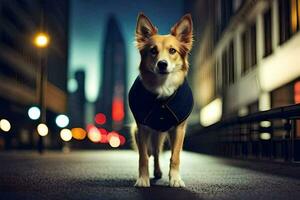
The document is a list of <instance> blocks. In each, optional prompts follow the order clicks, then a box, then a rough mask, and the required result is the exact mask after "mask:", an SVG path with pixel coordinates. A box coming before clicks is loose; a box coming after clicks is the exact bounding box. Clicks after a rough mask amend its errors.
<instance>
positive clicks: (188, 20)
mask: <svg viewBox="0 0 300 200" xmlns="http://www.w3.org/2000/svg"><path fill="white" fill-rule="evenodd" d="M171 34H172V35H174V36H175V37H176V38H177V39H178V40H179V41H180V42H182V43H183V44H184V46H185V47H186V50H187V51H190V50H191V48H192V44H193V22H192V16H191V14H186V15H184V16H183V17H182V18H181V19H180V20H179V21H178V22H177V23H176V24H175V25H174V26H173V27H172V28H171Z"/></svg>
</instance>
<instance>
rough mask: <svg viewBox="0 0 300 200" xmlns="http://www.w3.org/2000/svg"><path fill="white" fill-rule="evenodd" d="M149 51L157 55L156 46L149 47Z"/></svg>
mask: <svg viewBox="0 0 300 200" xmlns="http://www.w3.org/2000/svg"><path fill="white" fill-rule="evenodd" d="M150 53H151V54H152V55H154V56H155V55H157V53H158V51H157V48H156V47H152V48H151V49H150Z"/></svg>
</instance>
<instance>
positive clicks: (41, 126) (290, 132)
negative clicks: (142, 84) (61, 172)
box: [0, 0, 300, 160]
mask: <svg viewBox="0 0 300 200" xmlns="http://www.w3.org/2000/svg"><path fill="white" fill-rule="evenodd" d="M139 12H144V13H145V14H146V15H147V16H148V17H149V18H150V19H151V21H152V22H153V23H154V24H155V25H156V26H157V27H158V29H159V33H161V34H168V32H169V30H170V28H171V27H172V25H173V24H174V23H176V21H177V20H178V19H179V18H180V17H181V16H182V15H184V14H185V13H191V14H192V17H193V21H194V36H195V42H194V47H193V50H192V52H191V56H190V64H191V66H190V72H189V75H188V80H189V82H190V85H191V86H192V89H193V93H194V99H195V102H196V103H195V107H194V110H193V112H192V115H191V116H190V118H189V128H188V132H187V144H186V147H187V148H189V149H190V150H197V151H198V150H199V151H204V152H210V153H212V152H213V151H214V152H216V151H218V152H222V153H224V154H228V155H232V154H234V155H237V156H247V157H251V156H252V157H259V158H264V157H268V158H269V157H272V158H274V159H278V160H290V159H291V158H292V159H299V160H300V158H299V157H300V140H299V139H300V123H299V121H297V120H296V119H295V118H293V120H291V118H290V117H294V116H288V117H283V115H280V114H279V115H278V116H277V117H271V118H270V119H267V118H261V120H257V119H256V120H255V121H254V122H253V123H252V122H251V123H249V121H248V122H247V123H244V124H243V123H235V124H233V126H234V128H230V130H229V129H228V127H226V128H224V129H222V131H223V132H222V133H224V134H223V135H222V136H220V135H216V134H214V130H215V132H219V131H218V130H217V129H213V128H214V127H216V126H214V125H217V124H222V122H224V121H226V120H229V119H235V118H237V119H245V117H246V116H251V114H255V113H261V112H260V111H268V110H272V109H276V108H278V107H282V106H291V105H295V104H298V103H300V56H299V55H300V33H299V30H300V0H188V1H184V0H174V1H167V0H152V1H147V0H131V1H122V0H110V1H105V0H0V120H1V121H0V150H5V149H6V150H9V149H38V150H39V151H43V150H45V149H63V150H65V151H69V150H70V149H111V148H129V147H130V137H129V128H130V123H132V122H133V118H132V115H131V113H130V111H129V109H128V103H127V93H128V90H129V88H130V86H131V84H132V83H133V81H134V79H135V77H136V76H137V74H138V65H139V61H140V58H139V52H138V51H137V50H136V48H135V46H134V33H135V25H136V18H137V15H138V13H139ZM243 117H244V118H243ZM298 117H299V114H298ZM297 119H298V118H297ZM218 127H220V126H218ZM208 128H210V129H208ZM206 130H210V131H211V132H212V133H211V134H210V135H214V136H216V137H217V139H216V138H211V137H210V136H207V137H206V138H209V139H205V140H202V139H201V138H197V137H195V136H199V135H201V134H202V133H204V132H207V131H206ZM224 130H226V131H224ZM203 135H205V134H203ZM188 138H196V139H197V140H189V139H188ZM220 138H225V139H224V140H223V139H221V140H220ZM212 139H214V141H213V142H214V143H213V142H212ZM200 140H201V141H202V143H201V141H200ZM216 140H218V142H219V143H218V145H219V146H218V147H217V148H214V147H215V145H216ZM191 141H193V144H191ZM195 141H199V143H195ZM203 143H204V144H203ZM208 144H209V146H207V145H208ZM213 148H214V149H213Z"/></svg>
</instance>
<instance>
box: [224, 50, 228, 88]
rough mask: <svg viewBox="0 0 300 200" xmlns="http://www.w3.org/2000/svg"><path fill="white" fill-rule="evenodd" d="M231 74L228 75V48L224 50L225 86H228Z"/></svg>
mask: <svg viewBox="0 0 300 200" xmlns="http://www.w3.org/2000/svg"><path fill="white" fill-rule="evenodd" d="M228 80H229V76H228V59H227V51H226V49H225V50H224V51H223V54H222V82H223V84H222V85H223V87H226V86H228V82H229V81H228Z"/></svg>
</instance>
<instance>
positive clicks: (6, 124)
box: [0, 119, 11, 132]
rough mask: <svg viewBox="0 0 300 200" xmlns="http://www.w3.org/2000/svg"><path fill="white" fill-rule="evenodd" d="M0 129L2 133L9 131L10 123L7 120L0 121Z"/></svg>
mask: <svg viewBox="0 0 300 200" xmlns="http://www.w3.org/2000/svg"><path fill="white" fill-rule="evenodd" d="M0 129H1V130H2V131H4V132H8V131H9V130H10V129H11V125H10V122H9V121H8V120H7V119H1V120H0Z"/></svg>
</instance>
